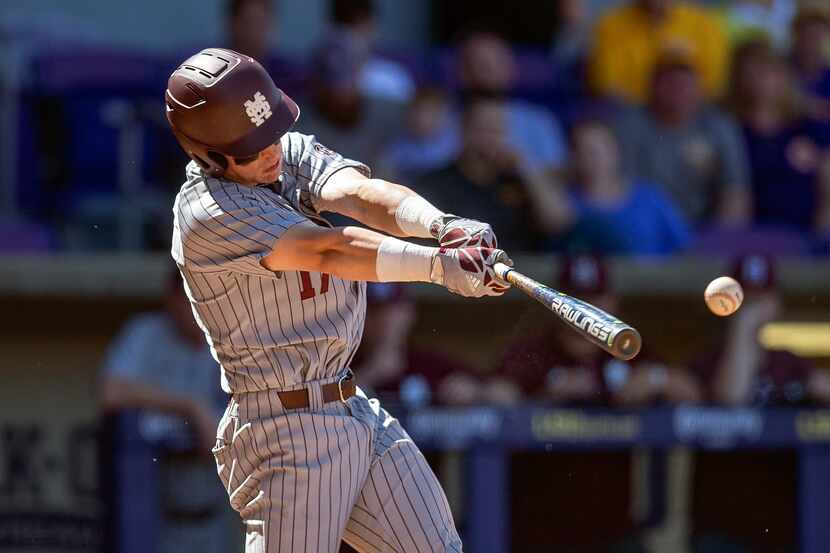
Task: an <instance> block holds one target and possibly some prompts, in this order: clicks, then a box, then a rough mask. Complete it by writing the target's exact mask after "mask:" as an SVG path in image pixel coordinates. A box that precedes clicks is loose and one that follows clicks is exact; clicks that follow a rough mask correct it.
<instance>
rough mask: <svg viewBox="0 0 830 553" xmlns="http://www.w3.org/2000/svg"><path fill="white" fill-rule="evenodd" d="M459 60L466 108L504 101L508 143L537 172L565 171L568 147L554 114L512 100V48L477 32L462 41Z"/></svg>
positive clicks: (502, 41) (493, 37)
mask: <svg viewBox="0 0 830 553" xmlns="http://www.w3.org/2000/svg"><path fill="white" fill-rule="evenodd" d="M458 56H459V59H458V67H457V70H458V82H459V86H460V92H461V99H462V104H464V103H466V102H469V101H470V100H471V99H472V98H475V97H485V98H492V99H499V100H501V101H503V102H504V105H505V124H506V128H505V132H506V137H507V143H508V144H509V145H510V146H511V147H513V148H515V149H516V150H518V151H521V152H522V153H523V155H524V157H525V160H526V162H527V163H528V164H529V166H531V167H533V168H534V169H536V168H539V169H559V168H561V167H563V166H564V163H565V156H566V153H567V151H566V150H567V146H566V144H565V139H564V136H563V133H562V130H561V127H560V125H559V122H558V121H557V120H556V119H555V118H554V116H553V114H552V113H550V112H549V111H548V110H547V109H545V108H543V107H541V106H537V105H534V104H531V103H529V102H525V101H521V100H517V99H511V98H509V95H510V93H511V92H512V89H513V87H514V85H515V81H516V76H517V75H516V73H517V68H516V60H515V58H514V55H513V51H512V50H511V48H510V45H509V44H508V43H507V42H506V41H505V40H504V39H502V38H500V37H499V36H497V35H495V34H491V33H484V32H476V33H472V34H470V35H468V36H467V37H466V38H465V39H464V40H463V41H461V43H460V44H459V46H458Z"/></svg>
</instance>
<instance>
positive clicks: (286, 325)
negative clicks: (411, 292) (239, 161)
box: [171, 133, 369, 393]
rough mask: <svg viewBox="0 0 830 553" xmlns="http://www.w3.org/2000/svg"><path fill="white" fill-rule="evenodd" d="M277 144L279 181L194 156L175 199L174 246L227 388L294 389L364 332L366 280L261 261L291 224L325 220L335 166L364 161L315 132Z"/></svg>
mask: <svg viewBox="0 0 830 553" xmlns="http://www.w3.org/2000/svg"><path fill="white" fill-rule="evenodd" d="M281 145H282V152H283V167H282V174H281V176H280V179H279V180H278V182H277V183H275V184H273V185H261V186H255V187H252V186H244V185H240V184H238V183H235V182H232V181H229V180H225V179H221V178H213V177H209V176H207V175H205V174H204V172H203V171H202V170H201V168H200V167H199V166H198V165H197V164H196V163H195V162H191V163H190V164H188V166H187V170H186V174H187V180H186V182H185V183H184V185H183V186H182V188H181V190H180V191H179V193H178V195H177V196H176V201H175V204H174V207H173V220H174V224H173V243H172V249H171V253H172V255H173V258H174V259H175V261H176V263H177V264H178V266H179V268H180V270H181V273H182V276H183V277H184V280H185V288H186V291H187V294H188V297H189V298H190V301H191V305H192V306H193V313H194V316H195V317H196V320H197V321H198V323H199V325H200V326H201V328H202V330H203V331H204V332H205V336H206V337H207V340H208V343H209V344H210V347H211V351H212V353H213V356H214V358H215V359H216V360H217V362H218V363H219V364H220V366H221V370H222V388H223V389H224V390H225V391H226V392H229V393H241V392H253V391H258V390H266V389H272V388H277V389H292V388H297V387H300V386H301V385H302V383H303V382H307V381H312V380H320V379H324V378H330V377H332V376H335V375H337V374H338V373H339V372H340V371H341V370H342V369H344V368H345V367H347V366H348V364H349V362H350V361H351V358H352V356H353V355H354V353H355V351H356V350H357V347H358V345H359V344H360V338H361V335H362V332H363V321H364V317H365V312H366V285H365V283H362V282H354V281H349V280H343V279H340V278H337V277H335V276H333V275H328V274H321V273H309V272H305V271H285V272H279V273H274V272H272V271H269V270H268V269H266V268H264V267H263V266H262V265H260V260H261V259H262V258H263V257H264V256H266V255H268V253H270V252H271V249H272V248H273V246H274V243H275V241H276V240H279V237H280V236H281V235H282V234H283V233H284V232H285V231H286V230H287V229H289V228H290V227H292V226H293V225H296V224H298V223H300V222H303V221H307V220H312V221H315V222H317V223H318V224H324V225H327V224H328V223H326V222H325V220H323V219H322V218H321V217H320V216H319V215H318V214H317V212H316V209H315V207H314V206H315V202H316V200H317V199H318V198H319V195H320V191H321V189H322V188H323V186H324V185H325V183H326V180H327V179H328V178H329V177H331V175H333V174H334V173H335V172H337V171H338V170H340V169H343V168H345V167H354V168H356V169H358V170H359V171H361V172H363V173H364V174H366V175H368V174H369V169H368V168H367V167H366V166H365V165H363V164H361V163H358V162H356V161H352V160H349V159H345V158H343V157H342V156H340V155H339V154H336V153H335V152H332V151H331V150H329V149H328V148H325V147H324V146H322V145H320V144H318V143H317V141H316V140H315V139H314V137H313V136H308V135H303V134H299V133H287V134H285V135H284V136H283V137H282V139H281Z"/></svg>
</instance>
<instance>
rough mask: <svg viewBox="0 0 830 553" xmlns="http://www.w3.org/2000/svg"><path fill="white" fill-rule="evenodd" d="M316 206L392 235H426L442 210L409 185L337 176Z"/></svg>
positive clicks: (426, 236)
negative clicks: (338, 177)
mask: <svg viewBox="0 0 830 553" xmlns="http://www.w3.org/2000/svg"><path fill="white" fill-rule="evenodd" d="M318 207H319V208H320V209H321V210H323V211H334V212H337V213H340V214H342V215H346V216H347V217H351V218H352V219H355V220H357V221H360V222H361V223H363V224H364V225H367V226H369V227H371V228H373V229H376V230H379V231H381V232H384V233H386V234H390V235H392V236H400V237H407V236H414V237H423V238H428V237H429V236H430V234H429V225H430V223H432V221H433V220H434V219H437V218H438V217H440V216H441V215H443V212H441V211H440V210H438V209H437V208H435V207H434V206H432V205H431V204H429V202H427V201H426V200H424V199H423V198H421V197H420V196H419V195H418V194H417V193H415V192H413V191H412V190H410V189H409V188H407V187H405V186H403V185H400V184H396V183H393V182H389V181H385V180H381V179H366V178H352V179H349V180H347V179H345V178H344V179H339V180H337V181H336V182H333V183H332V184H329V185H326V187H325V188H323V192H322V197H321V200H320V201H319V205H318Z"/></svg>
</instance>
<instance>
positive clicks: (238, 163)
mask: <svg viewBox="0 0 830 553" xmlns="http://www.w3.org/2000/svg"><path fill="white" fill-rule="evenodd" d="M280 171H282V145H281V144H280V143H279V142H277V143H276V144H271V145H270V146H268V147H267V148H265V149H264V150H262V151H260V152H259V153H258V154H257V155H256V156H253V157H251V158H247V159H234V158H229V160H228V168H227V170H226V171H225V176H226V177H227V178H229V179H231V180H233V181H236V182H238V183H241V184H248V185H256V184H260V183H271V182H276V180H277V178H279V176H280Z"/></svg>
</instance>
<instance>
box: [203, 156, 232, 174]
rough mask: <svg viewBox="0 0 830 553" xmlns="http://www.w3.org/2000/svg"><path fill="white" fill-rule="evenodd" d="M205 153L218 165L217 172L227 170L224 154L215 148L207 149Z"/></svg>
mask: <svg viewBox="0 0 830 553" xmlns="http://www.w3.org/2000/svg"><path fill="white" fill-rule="evenodd" d="M207 155H208V157H209V158H210V160H211V161H212V162H213V164H214V165H218V166H219V169H218V174H221V173H224V172H225V171H227V170H228V158H226V157H225V156H224V154H220V153H219V152H217V151H215V150H208V152H207Z"/></svg>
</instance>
